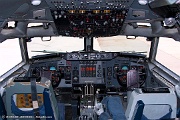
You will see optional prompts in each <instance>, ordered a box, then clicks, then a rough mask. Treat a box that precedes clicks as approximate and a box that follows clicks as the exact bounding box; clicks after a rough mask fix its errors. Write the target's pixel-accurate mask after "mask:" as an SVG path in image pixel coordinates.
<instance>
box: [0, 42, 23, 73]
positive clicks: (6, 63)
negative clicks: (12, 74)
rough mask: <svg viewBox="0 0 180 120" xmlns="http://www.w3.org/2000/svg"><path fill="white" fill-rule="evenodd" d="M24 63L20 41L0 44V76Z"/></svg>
mask: <svg viewBox="0 0 180 120" xmlns="http://www.w3.org/2000/svg"><path fill="white" fill-rule="evenodd" d="M21 61H22V57H21V51H20V46H19V40H18V39H13V40H6V41H4V42H2V43H0V76H1V75H3V74H4V73H6V72H7V71H8V70H10V69H11V68H13V67H14V66H15V65H17V64H18V63H20V62H21Z"/></svg>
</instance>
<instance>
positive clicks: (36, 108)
mask: <svg viewBox="0 0 180 120" xmlns="http://www.w3.org/2000/svg"><path fill="white" fill-rule="evenodd" d="M35 73H36V71H35V70H32V74H31V75H32V76H31V78H30V81H31V99H32V105H33V111H34V117H35V120H40V118H39V116H40V113H39V105H38V100H37V89H36V77H35Z"/></svg>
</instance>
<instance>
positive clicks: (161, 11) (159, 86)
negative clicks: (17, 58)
mask: <svg viewBox="0 0 180 120" xmlns="http://www.w3.org/2000/svg"><path fill="white" fill-rule="evenodd" d="M10 22H13V25H12V26H9V25H8V23H10ZM30 24H31V25H30ZM34 24H38V25H34ZM56 36H62V37H61V38H60V39H62V42H57V43H56V41H55V44H56V45H58V46H63V45H64V42H65V39H64V38H65V37H68V38H69V39H71V38H72V40H73V38H81V39H82V42H83V43H82V44H83V49H78V50H76V51H66V50H67V49H66V47H65V51H64V52H59V51H48V50H41V49H40V48H39V47H37V46H36V45H38V44H39V43H34V44H33V45H34V46H36V47H34V48H36V50H34V51H31V52H34V53H42V54H39V55H38V54H36V55H32V56H31V57H29V54H31V53H30V52H29V48H30V47H33V45H32V44H31V43H33V42H34V41H36V38H39V39H41V42H42V43H47V44H46V47H47V48H48V47H49V48H51V49H52V50H53V49H54V48H55V47H53V46H51V43H48V42H49V41H53V40H52V39H57V38H56ZM113 36H125V37H124V38H123V39H124V41H128V40H133V39H138V38H139V37H141V38H144V42H148V43H147V44H148V45H149V52H148V53H147V52H144V51H139V52H138V51H134V49H135V47H137V48H140V47H141V46H138V44H136V45H135V43H133V44H134V46H131V47H129V48H130V49H132V50H131V51H127V49H123V50H121V51H118V50H115V51H113V49H112V50H111V49H110V50H109V51H106V50H105V51H103V50H102V51H101V50H96V49H95V46H94V45H95V39H98V38H104V39H109V43H111V37H113ZM46 37H47V38H46ZM162 37H163V38H171V41H176V42H178V43H179V42H180V1H179V0H0V42H1V43H0V44H3V43H4V42H6V40H8V41H13V40H15V38H16V40H17V41H18V42H19V46H20V51H21V57H22V61H21V62H20V63H19V64H17V65H16V66H15V67H13V68H11V69H9V70H8V71H7V72H6V73H4V74H3V75H1V76H0V93H1V94H0V120H21V119H25V120H26V119H27V120H28V119H32V120H160V119H167V120H170V119H171V120H179V118H180V74H177V73H175V72H173V71H172V70H171V69H169V68H167V67H166V66H164V65H162V64H161V63H159V62H158V61H156V55H157V50H158V45H159V44H160V40H159V39H160V38H162ZM17 38H18V39H17ZM104 39H102V41H103V40H104ZM63 40H64V42H63ZM57 41H58V40H57ZM117 41H119V42H121V40H117ZM137 41H138V40H137ZM12 44H13V43H12ZM69 44H73V43H71V41H70V42H69ZM113 44H118V43H117V42H114V43H113ZM30 45H31V46H30ZM125 45H127V46H130V44H122V46H125ZM73 47H75V45H74V46H73ZM120 47H121V46H118V47H117V49H120ZM144 47H145V46H144ZM107 48H108V46H107ZM109 48H110V47H109ZM0 49H1V48H0ZM121 49H122V48H121ZM146 53H147V54H146ZM11 54H15V52H13V50H12V53H11ZM177 54H180V53H179V52H177ZM1 59H3V56H1ZM163 59H166V58H163ZM5 64H8V63H5ZM176 69H177V71H178V65H177V67H176ZM179 71H180V68H179Z"/></svg>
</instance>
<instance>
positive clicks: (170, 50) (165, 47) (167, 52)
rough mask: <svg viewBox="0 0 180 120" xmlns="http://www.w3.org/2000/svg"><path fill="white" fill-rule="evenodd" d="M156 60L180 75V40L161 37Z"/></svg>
mask: <svg viewBox="0 0 180 120" xmlns="http://www.w3.org/2000/svg"><path fill="white" fill-rule="evenodd" d="M156 60H157V61H158V62H159V63H161V64H163V65H164V66H165V67H167V68H169V69H170V70H171V71H173V72H174V73H176V74H177V75H179V76H180V42H178V41H175V40H173V39H170V38H160V40H159V44H158V50H157V55H156Z"/></svg>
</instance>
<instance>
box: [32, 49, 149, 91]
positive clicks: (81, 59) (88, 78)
mask: <svg viewBox="0 0 180 120" xmlns="http://www.w3.org/2000/svg"><path fill="white" fill-rule="evenodd" d="M140 59H142V60H141V63H138V62H139V61H140ZM143 59H145V57H143V56H129V55H127V56H124V55H122V54H120V53H117V52H93V53H86V52H72V53H62V54H61V53H60V54H59V57H57V58H56V59H53V60H38V61H36V60H35V62H34V63H33V66H31V67H30V69H31V68H32V67H35V68H36V69H37V68H38V69H41V70H40V71H41V75H44V72H48V73H49V74H50V75H49V79H50V80H51V81H52V86H53V87H54V88H58V87H59V88H63V87H73V86H78V85H85V84H89V83H90V84H95V85H103V86H105V87H106V88H123V89H126V88H127V79H128V78H127V74H128V72H129V71H130V70H135V71H137V73H138V74H137V76H138V82H139V85H141V83H143V82H144V81H145V80H146V74H147V70H146V66H145V62H142V61H143ZM46 75H47V74H46ZM46 77H47V76H46Z"/></svg>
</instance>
